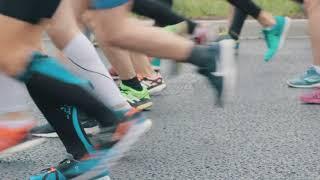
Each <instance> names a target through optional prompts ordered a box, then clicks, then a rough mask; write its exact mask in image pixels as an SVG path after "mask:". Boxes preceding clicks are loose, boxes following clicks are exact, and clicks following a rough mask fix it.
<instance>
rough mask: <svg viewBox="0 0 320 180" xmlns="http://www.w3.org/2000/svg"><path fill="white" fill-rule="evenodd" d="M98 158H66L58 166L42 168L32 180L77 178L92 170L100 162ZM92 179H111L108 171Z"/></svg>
mask: <svg viewBox="0 0 320 180" xmlns="http://www.w3.org/2000/svg"><path fill="white" fill-rule="evenodd" d="M99 161H100V160H99V159H98V158H91V159H86V160H81V161H77V160H74V159H65V160H63V161H61V162H60V163H59V165H58V166H56V167H51V168H48V169H44V170H42V171H41V172H40V173H39V174H37V175H33V176H31V177H30V180H56V179H59V180H67V179H71V178H76V177H77V176H79V175H81V174H83V173H84V172H86V171H88V170H90V169H91V168H92V166H94V165H95V164H98V162H99ZM90 179H92V180H93V179H94V180H110V177H109V173H108V171H104V172H102V173H101V174H100V175H97V176H94V177H92V178H90Z"/></svg>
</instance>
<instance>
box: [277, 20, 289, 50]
mask: <svg viewBox="0 0 320 180" xmlns="http://www.w3.org/2000/svg"><path fill="white" fill-rule="evenodd" d="M285 21H286V25H285V26H284V30H283V32H282V35H281V37H282V38H281V39H280V43H279V47H278V50H280V49H281V48H283V46H284V43H285V41H286V39H287V36H288V32H289V29H290V26H291V19H290V18H288V17H285Z"/></svg>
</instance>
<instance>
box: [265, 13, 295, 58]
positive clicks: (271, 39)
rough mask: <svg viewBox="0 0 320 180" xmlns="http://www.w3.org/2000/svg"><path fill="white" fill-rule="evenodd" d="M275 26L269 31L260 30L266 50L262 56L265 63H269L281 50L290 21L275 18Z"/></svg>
mask: <svg viewBox="0 0 320 180" xmlns="http://www.w3.org/2000/svg"><path fill="white" fill-rule="evenodd" d="M275 20H276V24H275V25H274V26H273V27H271V28H270V29H264V30H262V33H263V35H264V38H265V41H266V44H267V47H268V50H267V52H266V53H265V55H264V60H265V61H266V62H268V61H270V60H271V59H272V58H273V57H274V55H275V54H276V53H277V52H278V50H279V49H281V48H282V47H283V45H284V42H285V40H286V38H287V33H288V30H289V28H290V24H291V19H290V18H288V17H283V16H275Z"/></svg>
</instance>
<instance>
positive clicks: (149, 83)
mask: <svg viewBox="0 0 320 180" xmlns="http://www.w3.org/2000/svg"><path fill="white" fill-rule="evenodd" d="M140 80H141V84H142V86H144V87H146V88H147V90H148V91H149V93H150V95H157V94H159V93H160V92H161V91H162V90H164V89H165V88H166V84H165V83H164V81H163V78H162V76H161V75H160V74H159V73H157V75H155V76H154V77H143V78H141V79H140Z"/></svg>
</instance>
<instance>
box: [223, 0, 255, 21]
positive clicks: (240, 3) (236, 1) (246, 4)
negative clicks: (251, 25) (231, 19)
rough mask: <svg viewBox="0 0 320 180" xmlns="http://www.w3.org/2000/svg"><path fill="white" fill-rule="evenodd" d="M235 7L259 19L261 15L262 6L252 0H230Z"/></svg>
mask: <svg viewBox="0 0 320 180" xmlns="http://www.w3.org/2000/svg"><path fill="white" fill-rule="evenodd" d="M228 1H229V2H230V3H231V4H233V5H234V6H235V7H237V8H239V9H241V10H242V11H243V12H245V13H246V14H249V15H250V16H252V17H253V18H255V19H257V18H258V17H259V15H260V12H261V8H260V7H259V6H258V5H256V4H255V3H254V2H252V1H251V0H228Z"/></svg>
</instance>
